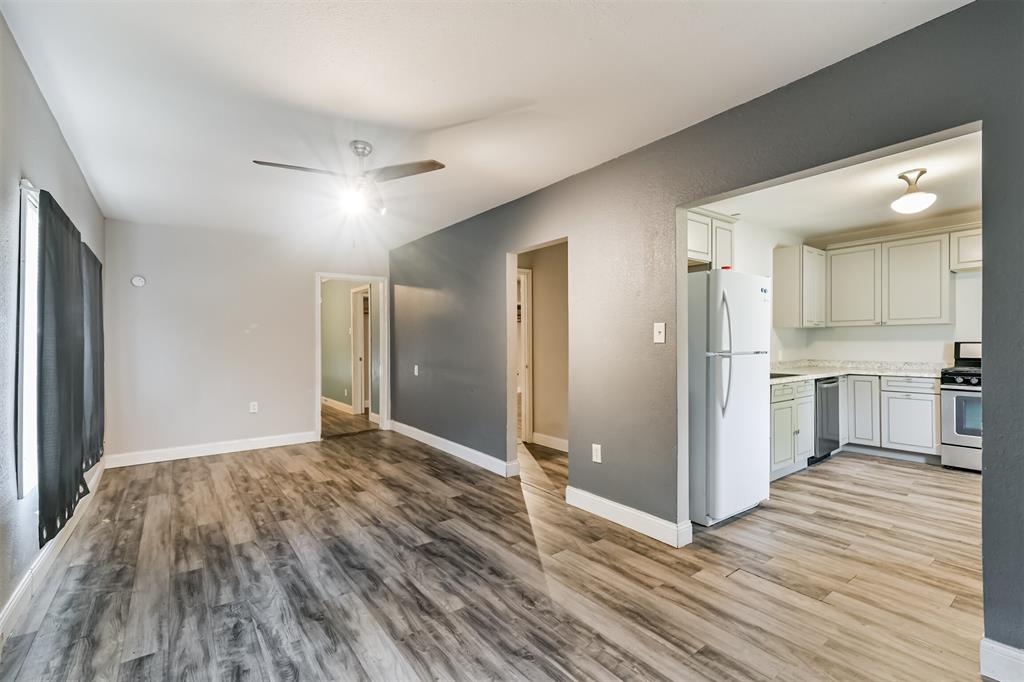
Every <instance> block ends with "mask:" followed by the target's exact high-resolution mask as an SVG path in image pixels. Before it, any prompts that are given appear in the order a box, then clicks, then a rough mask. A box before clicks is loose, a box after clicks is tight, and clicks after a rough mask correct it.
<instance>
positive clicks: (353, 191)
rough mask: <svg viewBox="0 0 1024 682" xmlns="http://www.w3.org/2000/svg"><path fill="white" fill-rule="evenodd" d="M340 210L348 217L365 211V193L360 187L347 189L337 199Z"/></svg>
mask: <svg viewBox="0 0 1024 682" xmlns="http://www.w3.org/2000/svg"><path fill="white" fill-rule="evenodd" d="M338 201H339V203H340V204H341V210H343V211H344V212H345V213H347V214H349V215H359V214H360V213H362V212H363V211H365V210H366V204H367V200H366V193H365V192H364V191H363V188H362V187H347V188H345V189H344V190H342V192H341V196H340V197H339V200H338Z"/></svg>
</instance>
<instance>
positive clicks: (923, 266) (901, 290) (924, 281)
mask: <svg viewBox="0 0 1024 682" xmlns="http://www.w3.org/2000/svg"><path fill="white" fill-rule="evenodd" d="M948 263H949V235H948V234H936V235H929V236H927V237H916V238H914V239H901V240H900V241H896V242H886V243H884V244H882V324H948V323H949V322H950V320H951V310H950V305H949V278H950V275H949V265H948Z"/></svg>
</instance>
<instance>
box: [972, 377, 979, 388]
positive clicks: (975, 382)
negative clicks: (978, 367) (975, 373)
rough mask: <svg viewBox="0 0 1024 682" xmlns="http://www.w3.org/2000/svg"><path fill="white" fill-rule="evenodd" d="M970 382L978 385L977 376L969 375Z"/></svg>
mask: <svg viewBox="0 0 1024 682" xmlns="http://www.w3.org/2000/svg"><path fill="white" fill-rule="evenodd" d="M971 383H972V384H974V385H975V386H977V385H978V377H971Z"/></svg>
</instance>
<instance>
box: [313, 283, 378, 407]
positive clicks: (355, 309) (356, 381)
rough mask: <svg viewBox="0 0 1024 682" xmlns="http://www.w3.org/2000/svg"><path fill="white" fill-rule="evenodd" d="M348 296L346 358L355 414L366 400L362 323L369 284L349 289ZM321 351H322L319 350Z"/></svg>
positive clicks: (365, 343)
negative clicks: (356, 409)
mask: <svg viewBox="0 0 1024 682" xmlns="http://www.w3.org/2000/svg"><path fill="white" fill-rule="evenodd" d="M322 287H323V285H322V284H321V292H322V291H323V289H322ZM348 297H349V298H348V304H349V311H348V312H349V327H348V332H349V334H348V336H349V339H348V360H349V364H350V366H351V368H352V369H351V376H352V379H351V381H349V388H351V389H352V407H353V412H352V414H355V410H354V408H356V407H358V406H359V405H362V404H363V403H364V402H365V400H366V396H364V395H363V392H364V391H363V388H365V387H364V385H363V379H364V378H365V377H366V365H367V364H368V363H369V361H370V351H369V349H368V346H369V339H367V338H366V329H365V325H364V324H363V322H364V320H363V299H364V298H365V299H366V300H367V301H369V299H370V285H369V284H364V285H361V286H357V287H353V288H352V289H349V292H348ZM322 298H323V294H322V293H321V300H322ZM357 300H358V301H359V304H358V305H356V301H357ZM357 342H358V343H357ZM321 352H323V351H322V350H321ZM360 412H362V410H360Z"/></svg>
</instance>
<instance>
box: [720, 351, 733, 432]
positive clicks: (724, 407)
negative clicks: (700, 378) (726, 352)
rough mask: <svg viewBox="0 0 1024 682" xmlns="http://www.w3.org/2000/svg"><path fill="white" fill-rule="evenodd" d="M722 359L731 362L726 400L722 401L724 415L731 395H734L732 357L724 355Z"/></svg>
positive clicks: (726, 386)
mask: <svg viewBox="0 0 1024 682" xmlns="http://www.w3.org/2000/svg"><path fill="white" fill-rule="evenodd" d="M722 361H723V362H728V363H729V378H728V379H726V381H725V400H724V401H723V402H722V416H723V417H724V416H725V410H726V408H727V407H729V396H731V395H732V357H730V356H726V357H723V358H722Z"/></svg>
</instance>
